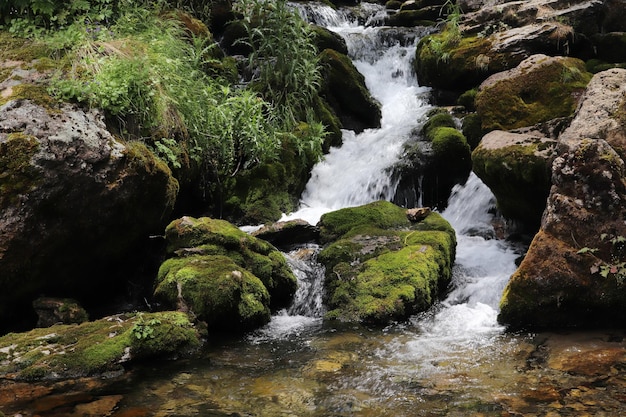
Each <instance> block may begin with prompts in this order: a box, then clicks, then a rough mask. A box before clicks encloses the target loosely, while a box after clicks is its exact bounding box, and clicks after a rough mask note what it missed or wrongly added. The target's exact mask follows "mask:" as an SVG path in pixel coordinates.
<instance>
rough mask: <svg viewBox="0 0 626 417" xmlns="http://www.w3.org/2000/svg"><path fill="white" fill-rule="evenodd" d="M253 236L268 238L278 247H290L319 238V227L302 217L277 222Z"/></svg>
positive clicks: (267, 239) (254, 233)
mask: <svg viewBox="0 0 626 417" xmlns="http://www.w3.org/2000/svg"><path fill="white" fill-rule="evenodd" d="M252 236H254V237H258V238H259V239H263V240H266V241H268V242H270V243H271V244H272V245H274V246H276V247H278V248H288V247H290V246H292V245H296V244H302V243H309V242H316V241H317V240H318V239H319V229H318V228H317V227H315V226H312V225H310V224H309V223H307V222H306V221H304V220H302V219H296V220H290V221H286V222H277V223H274V224H271V225H269V226H263V227H262V228H261V229H259V230H257V231H255V232H253V233H252Z"/></svg>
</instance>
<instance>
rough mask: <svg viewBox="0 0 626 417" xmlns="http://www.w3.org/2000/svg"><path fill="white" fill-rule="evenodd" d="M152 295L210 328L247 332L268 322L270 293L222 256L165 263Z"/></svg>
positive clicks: (193, 257) (254, 278)
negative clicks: (183, 310)
mask: <svg viewBox="0 0 626 417" xmlns="http://www.w3.org/2000/svg"><path fill="white" fill-rule="evenodd" d="M154 296H155V297H156V298H158V299H160V300H163V301H164V302H166V303H167V304H168V305H171V306H174V305H176V306H177V307H178V308H179V309H188V310H190V311H191V312H193V314H194V315H195V316H196V317H197V318H198V319H199V320H202V321H204V322H206V323H207V326H208V327H209V328H212V329H214V328H219V329H230V330H232V329H241V330H247V329H252V328H255V327H258V326H261V325H263V324H265V323H267V322H269V320H270V310H269V293H268V292H267V289H266V288H265V286H264V285H263V283H262V282H261V280H259V279H258V278H257V277H256V276H254V275H253V274H252V273H250V272H249V271H247V270H246V269H244V268H242V267H241V266H239V265H237V264H236V263H235V262H234V261H233V260H232V259H231V258H229V257H227V256H224V255H191V256H186V257H183V258H171V259H168V260H166V261H165V262H164V263H163V264H162V265H161V268H160V269H159V274H158V278H157V284H156V288H155V290H154Z"/></svg>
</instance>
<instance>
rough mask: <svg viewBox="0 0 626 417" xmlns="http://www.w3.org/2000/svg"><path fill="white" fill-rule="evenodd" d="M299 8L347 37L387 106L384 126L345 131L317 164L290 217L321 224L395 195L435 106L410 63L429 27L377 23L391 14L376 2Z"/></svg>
mask: <svg viewBox="0 0 626 417" xmlns="http://www.w3.org/2000/svg"><path fill="white" fill-rule="evenodd" d="M294 7H297V8H298V10H299V11H300V13H301V14H302V15H303V16H304V17H305V18H306V19H307V20H309V21H312V22H316V23H317V24H322V25H325V26H326V27H327V28H328V29H329V30H332V31H334V32H336V33H338V34H339V35H341V36H342V37H343V38H344V39H345V40H346V44H347V45H348V55H349V56H350V57H351V58H352V59H353V62H354V65H355V67H356V68H357V69H358V70H359V72H360V73H361V74H363V75H364V77H365V83H366V86H367V88H368V89H369V90H370V92H371V94H372V96H373V97H374V98H375V99H377V100H378V101H379V102H380V104H381V112H382V120H381V127H380V128H379V129H366V130H365V131H364V132H361V133H359V134H356V133H355V132H353V131H349V130H344V131H343V145H342V146H341V147H338V148H332V149H331V150H330V152H329V153H328V154H327V155H326V156H325V158H324V160H323V161H321V162H320V163H318V164H317V165H316V166H315V167H314V168H313V170H312V172H311V179H310V180H309V182H308V184H307V186H306V189H305V191H304V193H303V194H302V197H301V207H300V209H299V210H298V211H297V212H295V213H291V214H289V215H287V216H284V218H283V220H289V219H295V218H301V219H304V220H306V221H308V222H309V223H311V224H316V223H317V222H318V221H319V218H320V217H321V215H322V214H324V213H326V212H328V211H332V210H337V209H340V208H344V207H353V206H358V205H362V204H366V203H370V202H372V201H376V200H381V199H383V200H391V198H392V197H393V195H394V194H395V191H396V187H397V180H395V179H394V178H393V176H392V172H391V170H390V168H391V167H392V166H393V165H394V164H395V163H396V162H397V161H398V160H399V159H400V157H401V152H402V147H403V145H404V144H405V143H406V142H407V141H408V140H409V139H410V138H411V135H413V134H414V132H416V131H418V130H419V128H420V127H421V126H422V124H423V123H424V122H425V119H426V113H427V112H428V111H429V110H430V109H431V108H432V107H431V105H430V104H429V103H428V94H429V89H428V88H425V87H420V86H419V85H418V83H417V80H416V78H415V76H414V74H413V70H412V68H411V61H412V58H413V55H414V52H415V46H416V44H417V42H418V41H419V39H420V38H421V37H422V36H424V34H425V33H427V32H426V30H425V29H419V28H418V29H414V28H411V29H409V28H389V27H374V26H370V25H373V24H380V22H381V21H382V16H384V13H385V9H384V6H381V5H377V4H371V3H362V4H361V6H360V8H359V9H356V10H355V9H350V10H351V11H346V10H348V9H346V10H342V11H336V10H333V9H332V8H330V7H328V6H322V5H312V4H310V3H308V4H306V5H297V6H294ZM365 16H369V17H365Z"/></svg>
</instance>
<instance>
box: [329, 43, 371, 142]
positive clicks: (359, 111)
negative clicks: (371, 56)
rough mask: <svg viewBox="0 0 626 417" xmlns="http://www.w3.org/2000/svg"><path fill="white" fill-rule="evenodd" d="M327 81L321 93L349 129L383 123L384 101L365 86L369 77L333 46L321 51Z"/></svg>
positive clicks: (360, 128) (364, 127) (359, 129)
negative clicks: (382, 107) (381, 108)
mask: <svg viewBox="0 0 626 417" xmlns="http://www.w3.org/2000/svg"><path fill="white" fill-rule="evenodd" d="M320 64H321V65H322V68H323V69H324V70H323V78H324V80H323V83H322V88H321V91H320V94H321V95H322V97H324V99H325V100H326V101H327V102H328V104H330V106H331V107H332V109H333V110H334V112H335V114H336V115H337V117H339V120H340V121H341V123H342V126H343V127H344V128H345V129H351V130H355V131H357V132H360V131H362V130H363V129H366V128H372V127H380V119H381V117H382V113H381V110H380V104H379V103H378V102H377V101H376V100H375V99H374V98H373V97H372V95H371V94H370V92H369V91H368V90H367V87H366V86H365V77H363V74H361V73H360V72H359V71H358V70H357V69H356V67H355V66H354V64H353V63H352V61H351V60H350V58H348V57H347V56H346V55H344V54H342V53H340V52H337V51H335V50H333V49H325V50H324V51H322V53H321V54H320Z"/></svg>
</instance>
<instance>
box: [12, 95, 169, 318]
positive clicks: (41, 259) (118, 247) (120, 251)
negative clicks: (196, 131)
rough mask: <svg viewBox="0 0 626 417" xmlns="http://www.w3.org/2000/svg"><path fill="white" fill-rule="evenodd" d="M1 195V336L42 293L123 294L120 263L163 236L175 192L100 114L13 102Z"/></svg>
mask: <svg viewBox="0 0 626 417" xmlns="http://www.w3.org/2000/svg"><path fill="white" fill-rule="evenodd" d="M0 188H1V190H2V193H0V270H2V281H3V287H4V290H3V292H2V294H0V327H1V325H3V324H7V323H8V322H9V321H11V320H13V319H15V318H16V317H19V316H24V313H23V311H24V310H20V308H28V309H29V310H30V304H31V302H32V300H33V299H34V298H35V297H36V296H37V295H39V294H41V293H56V294H58V293H62V294H67V295H68V296H72V297H74V298H77V299H80V300H81V302H84V301H85V300H93V299H94V297H97V298H98V299H100V298H101V297H102V295H103V293H104V294H107V293H110V292H111V290H112V289H115V288H119V286H120V285H122V284H123V282H124V280H125V278H127V277H125V276H124V274H120V273H119V270H120V269H124V265H125V263H124V262H125V261H128V258H129V257H130V258H132V257H133V255H132V253H133V251H134V250H139V247H140V245H145V244H146V240H147V238H148V236H149V235H151V234H154V233H158V231H159V230H160V229H161V228H162V227H163V222H164V219H166V218H167V216H168V214H169V213H170V212H171V210H172V207H173V205H174V202H175V200H176V196H177V192H178V182H177V181H176V180H175V179H174V178H173V177H172V175H171V172H170V170H169V168H168V167H167V165H166V164H165V163H163V162H162V161H160V160H159V159H157V158H156V157H155V156H154V155H153V154H152V153H151V152H150V151H149V150H148V149H147V148H146V147H145V146H144V145H143V144H141V143H139V142H130V143H124V142H121V141H120V140H118V139H116V138H115V137H114V136H113V135H112V134H111V133H109V132H108V131H107V129H106V127H105V124H104V118H103V115H102V114H101V113H100V112H98V111H96V110H89V111H85V110H83V109H81V108H79V107H77V106H73V105H69V104H63V105H61V106H59V107H58V108H54V109H53V108H50V107H45V106H43V105H38V104H35V103H34V102H32V101H29V100H12V101H9V102H7V103H6V104H5V105H3V106H2V107H0ZM129 254H130V255H129ZM114 271H117V273H113V272H114ZM86 277H89V279H86ZM26 306H28V307H26Z"/></svg>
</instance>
